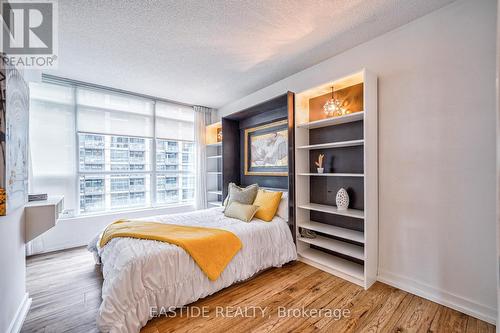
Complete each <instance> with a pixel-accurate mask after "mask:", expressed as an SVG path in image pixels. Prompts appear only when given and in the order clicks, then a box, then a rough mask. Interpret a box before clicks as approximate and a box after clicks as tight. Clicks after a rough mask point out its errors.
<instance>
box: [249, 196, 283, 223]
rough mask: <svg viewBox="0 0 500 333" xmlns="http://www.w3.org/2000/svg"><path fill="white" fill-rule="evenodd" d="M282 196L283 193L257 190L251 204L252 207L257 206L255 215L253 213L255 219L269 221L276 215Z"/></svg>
mask: <svg viewBox="0 0 500 333" xmlns="http://www.w3.org/2000/svg"><path fill="white" fill-rule="evenodd" d="M282 195H283V192H269V191H265V190H259V192H257V197H256V198H255V201H254V202H253V204H254V206H259V209H258V210H257V213H255V217H256V218H258V219H261V220H263V221H267V222H269V221H271V220H272V219H273V217H274V215H276V211H277V210H278V207H279V205H280V201H281V196H282Z"/></svg>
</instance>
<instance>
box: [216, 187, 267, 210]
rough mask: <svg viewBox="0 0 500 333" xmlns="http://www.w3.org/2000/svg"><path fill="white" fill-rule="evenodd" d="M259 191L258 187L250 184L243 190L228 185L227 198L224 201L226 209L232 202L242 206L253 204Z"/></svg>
mask: <svg viewBox="0 0 500 333" xmlns="http://www.w3.org/2000/svg"><path fill="white" fill-rule="evenodd" d="M258 191H259V185H257V184H252V185H249V186H247V187H245V188H241V187H239V186H237V185H236V184H234V183H229V186H228V188H227V192H228V196H227V198H226V200H224V202H225V205H226V207H227V206H229V204H230V203H231V202H233V201H237V202H239V203H242V204H246V205H251V204H253V202H254V200H255V197H256V196H257V192H258Z"/></svg>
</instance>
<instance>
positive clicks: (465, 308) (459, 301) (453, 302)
mask: <svg viewBox="0 0 500 333" xmlns="http://www.w3.org/2000/svg"><path fill="white" fill-rule="evenodd" d="M377 280H378V281H380V282H383V283H385V284H388V285H391V286H393V287H396V288H399V289H401V290H404V291H407V292H409V293H411V294H414V295H417V296H420V297H423V298H426V299H428V300H430V301H433V302H436V303H438V304H441V305H444V306H447V307H449V308H452V309H454V310H457V311H460V312H462V313H465V314H467V315H469V316H472V317H474V318H477V319H481V320H484V321H486V322H488V323H490V324H493V325H495V324H496V318H497V309H495V308H491V307H489V306H487V305H484V304H479V303H477V302H475V301H472V300H470V299H467V298H464V297H462V296H458V295H454V294H452V293H449V292H447V291H444V290H440V289H436V288H434V287H432V286H430V285H427V284H425V283H422V282H419V281H415V280H413V279H411V278H408V277H404V276H401V275H398V274H394V273H391V272H387V271H384V270H380V269H379V272H378V278H377Z"/></svg>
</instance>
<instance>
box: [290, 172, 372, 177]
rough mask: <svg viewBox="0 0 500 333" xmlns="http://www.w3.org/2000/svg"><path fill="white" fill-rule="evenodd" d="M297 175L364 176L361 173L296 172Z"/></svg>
mask: <svg viewBox="0 0 500 333" xmlns="http://www.w3.org/2000/svg"><path fill="white" fill-rule="evenodd" d="M298 175H299V176H321V177H364V176H365V175H364V174H362V173H298Z"/></svg>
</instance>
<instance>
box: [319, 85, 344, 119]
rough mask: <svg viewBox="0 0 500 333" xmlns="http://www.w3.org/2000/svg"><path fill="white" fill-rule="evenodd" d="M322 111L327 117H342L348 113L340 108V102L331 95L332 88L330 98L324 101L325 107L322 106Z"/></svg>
mask: <svg viewBox="0 0 500 333" xmlns="http://www.w3.org/2000/svg"><path fill="white" fill-rule="evenodd" d="M323 111H324V112H325V114H326V115H327V116H333V117H338V116H343V115H345V114H347V113H348V111H347V110H346V109H345V108H344V107H342V102H340V101H339V100H338V99H336V98H335V96H334V95H333V87H332V98H330V99H329V100H328V101H326V103H325V105H323Z"/></svg>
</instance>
